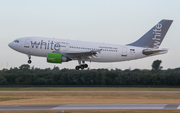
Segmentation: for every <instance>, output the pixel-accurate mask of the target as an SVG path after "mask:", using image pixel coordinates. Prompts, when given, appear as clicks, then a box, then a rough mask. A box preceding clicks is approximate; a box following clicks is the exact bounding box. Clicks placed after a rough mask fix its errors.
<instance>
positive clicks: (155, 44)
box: [127, 20, 173, 49]
mask: <svg viewBox="0 0 180 113" xmlns="http://www.w3.org/2000/svg"><path fill="white" fill-rule="evenodd" d="M172 22H173V20H161V21H160V22H159V23H158V24H156V25H155V26H154V27H153V28H152V29H151V30H149V31H148V32H147V33H146V34H145V35H143V36H142V37H141V38H140V39H139V40H137V41H135V42H133V43H131V44H127V45H131V46H138V47H147V48H154V49H158V48H159V46H160V45H161V42H162V41H163V39H164V37H165V35H166V33H167V31H168V29H169V27H170V26H171V23H172Z"/></svg>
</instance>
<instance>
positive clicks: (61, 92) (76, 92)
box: [0, 91, 180, 93]
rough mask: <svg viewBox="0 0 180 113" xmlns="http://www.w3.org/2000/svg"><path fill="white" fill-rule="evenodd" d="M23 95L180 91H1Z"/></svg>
mask: <svg viewBox="0 0 180 113" xmlns="http://www.w3.org/2000/svg"><path fill="white" fill-rule="evenodd" d="M3 92H4V93H23V92H25V93H26V92H32V93H41V92H42V93H43V92H45V93H48V92H49V93H51V92H52V93H53V92H59V93H63V92H64V93H78V92H80V93H90V92H92V93H180V91H0V93H3Z"/></svg>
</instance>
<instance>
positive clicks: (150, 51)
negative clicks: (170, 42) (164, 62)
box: [143, 49, 168, 55]
mask: <svg viewBox="0 0 180 113" xmlns="http://www.w3.org/2000/svg"><path fill="white" fill-rule="evenodd" d="M167 52H168V49H144V50H143V54H144V55H157V54H165V53H167Z"/></svg>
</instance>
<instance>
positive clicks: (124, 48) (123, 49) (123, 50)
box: [121, 47, 127, 57]
mask: <svg viewBox="0 0 180 113" xmlns="http://www.w3.org/2000/svg"><path fill="white" fill-rule="evenodd" d="M121 56H124V57H127V48H126V47H123V48H122V54H121Z"/></svg>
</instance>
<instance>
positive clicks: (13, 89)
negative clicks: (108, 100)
mask: <svg viewBox="0 0 180 113" xmlns="http://www.w3.org/2000/svg"><path fill="white" fill-rule="evenodd" d="M0 91H180V88H140V87H139V88H138V87H1V88H0Z"/></svg>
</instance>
